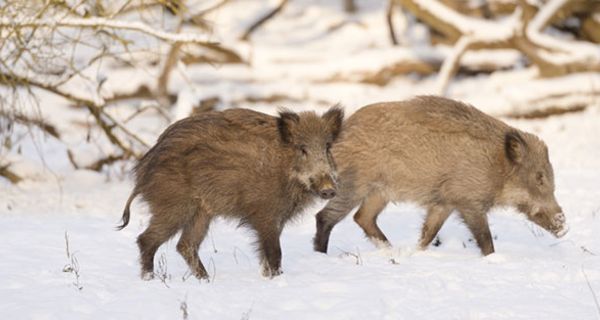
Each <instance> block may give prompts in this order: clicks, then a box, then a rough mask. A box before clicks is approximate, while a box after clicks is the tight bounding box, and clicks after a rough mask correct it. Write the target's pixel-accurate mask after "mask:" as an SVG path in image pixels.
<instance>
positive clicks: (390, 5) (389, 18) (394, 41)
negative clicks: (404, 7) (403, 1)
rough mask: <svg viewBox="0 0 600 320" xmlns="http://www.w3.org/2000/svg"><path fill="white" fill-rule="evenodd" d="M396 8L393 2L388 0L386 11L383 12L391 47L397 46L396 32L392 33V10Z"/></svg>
mask: <svg viewBox="0 0 600 320" xmlns="http://www.w3.org/2000/svg"><path fill="white" fill-rule="evenodd" d="M395 8H396V1H395V0H388V6H387V10H386V12H385V21H386V22H387V26H388V32H389V35H390V41H391V42H392V45H395V46H397V45H398V39H397V38H396V32H395V31H394V9H395Z"/></svg>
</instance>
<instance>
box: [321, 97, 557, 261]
mask: <svg viewBox="0 0 600 320" xmlns="http://www.w3.org/2000/svg"><path fill="white" fill-rule="evenodd" d="M332 153H333V157H334V158H335V159H336V162H337V163H338V172H339V181H340V185H339V186H338V194H337V196H336V198H334V199H333V200H331V201H329V203H328V204H327V206H325V208H324V209H323V210H321V211H320V212H319V213H318V214H317V216H316V222H317V232H316V235H315V238H314V242H313V244H314V249H315V250H316V251H320V252H326V251H327V246H328V242H329V236H330V234H331V230H332V229H333V227H334V226H335V225H336V224H337V223H338V222H339V221H340V220H342V219H343V218H344V217H345V216H346V215H348V214H349V213H350V212H351V211H352V209H354V208H355V207H357V206H359V208H358V210H357V211H356V214H355V215H354V220H355V221H356V223H357V224H358V225H359V226H360V227H361V228H362V229H363V231H364V232H365V234H366V235H367V237H368V238H369V239H372V240H374V242H376V243H388V240H387V238H386V236H385V234H384V233H383V232H382V231H381V229H380V228H379V226H378V225H377V216H378V215H379V213H380V212H381V211H382V210H383V209H384V208H385V206H386V205H387V203H389V202H401V201H410V202H414V203H416V204H418V205H421V206H423V207H425V208H426V209H427V216H426V217H425V221H424V223H423V227H422V230H421V240H420V243H419V246H420V247H421V248H426V247H427V246H428V245H429V243H430V242H431V241H432V240H433V239H434V238H435V236H436V234H437V232H438V231H439V230H440V228H441V227H442V225H443V224H444V222H445V221H446V219H447V218H448V216H449V215H450V214H451V212H453V211H457V212H458V213H459V215H460V217H461V218H462V220H463V221H464V222H465V224H466V225H467V227H468V228H469V230H470V231H471V233H472V234H473V236H474V238H475V240H476V241H477V244H478V246H479V248H480V249H481V252H482V253H483V254H484V255H487V254H490V253H492V252H494V245H493V239H492V236H491V232H490V229H489V226H488V222H487V212H488V211H489V210H490V209H491V208H492V207H493V206H497V205H501V206H513V207H516V208H517V209H519V210H521V211H522V212H523V213H524V214H525V215H526V216H527V218H528V219H529V220H531V221H533V222H534V223H536V224H538V225H539V226H541V227H543V228H544V229H546V230H547V231H549V232H550V233H552V234H554V235H555V236H557V237H560V236H562V235H564V234H565V233H566V230H567V229H568V228H566V224H565V217H564V215H563V213H562V209H561V208H560V206H559V205H558V203H557V201H556V198H555V197H554V173H553V170H552V165H551V164H550V161H549V158H548V152H547V147H546V145H545V144H544V143H543V142H542V141H541V140H540V139H539V138H537V137H536V136H534V135H532V134H529V133H526V132H523V131H519V130H518V129H515V128H512V127H510V126H508V125H507V124H505V123H503V122H502V121H500V120H498V119H495V118H493V117H491V116H489V115H486V114H485V113H483V112H481V111H479V110H478V109H476V108H475V107H473V106H470V105H468V104H465V103H461V102H458V101H454V100H450V99H446V98H442V97H435V96H421V97H417V98H414V99H411V100H408V101H401V102H384V103H377V104H372V105H369V106H365V107H363V108H361V109H359V110H358V111H357V112H355V113H354V114H353V115H352V116H350V117H349V118H348V119H347V120H346V122H345V123H344V132H343V134H342V135H341V136H340V139H339V140H338V141H337V142H336V143H335V144H334V146H333V149H332Z"/></svg>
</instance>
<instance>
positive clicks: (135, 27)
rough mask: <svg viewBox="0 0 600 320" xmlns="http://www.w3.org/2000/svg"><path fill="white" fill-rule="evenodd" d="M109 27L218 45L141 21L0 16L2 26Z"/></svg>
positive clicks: (164, 39) (168, 39)
mask: <svg viewBox="0 0 600 320" xmlns="http://www.w3.org/2000/svg"><path fill="white" fill-rule="evenodd" d="M41 27H44V28H57V27H63V28H94V29H96V28H108V29H118V30H128V31H135V32H141V33H144V34H147V35H149V36H152V37H154V38H157V39H160V40H162V41H165V42H170V43H193V44H197V45H200V46H203V47H207V48H214V47H215V46H218V43H216V42H209V41H206V40H205V38H204V37H200V36H198V35H196V34H193V33H171V32H165V31H161V30H156V29H153V28H152V27H150V26H149V25H147V24H145V23H142V22H139V21H119V20H110V19H105V18H98V17H92V18H71V17H69V18H65V19H62V20H54V19H24V20H22V21H15V20H12V19H9V18H0V28H41Z"/></svg>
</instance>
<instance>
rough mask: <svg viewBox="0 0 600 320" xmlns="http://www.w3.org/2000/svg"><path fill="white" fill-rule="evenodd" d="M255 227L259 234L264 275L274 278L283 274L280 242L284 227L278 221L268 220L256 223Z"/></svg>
mask: <svg viewBox="0 0 600 320" xmlns="http://www.w3.org/2000/svg"><path fill="white" fill-rule="evenodd" d="M254 228H255V229H256V232H257V235H258V242H259V243H258V244H259V250H260V255H261V268H262V274H263V276H265V277H269V278H273V277H275V276H278V275H280V274H282V273H283V272H282V270H281V245H280V243H279V237H280V236H281V231H282V227H280V226H279V224H277V223H272V222H268V223H262V224H254Z"/></svg>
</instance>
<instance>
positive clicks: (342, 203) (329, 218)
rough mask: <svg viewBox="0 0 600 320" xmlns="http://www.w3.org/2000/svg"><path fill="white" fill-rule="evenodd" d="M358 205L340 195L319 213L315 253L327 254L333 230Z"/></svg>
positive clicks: (314, 241) (356, 202) (314, 242)
mask: <svg viewBox="0 0 600 320" xmlns="http://www.w3.org/2000/svg"><path fill="white" fill-rule="evenodd" d="M357 205H358V201H355V200H349V199H347V198H345V197H342V196H340V195H338V196H337V197H335V198H333V199H332V200H330V201H329V202H328V203H327V205H326V206H325V208H323V210H321V211H319V213H317V216H316V219H317V232H316V234H315V238H314V239H313V245H314V250H315V251H318V252H323V253H327V246H328V245H329V236H330V235H331V230H332V229H333V227H335V225H336V224H337V223H338V222H340V221H341V220H342V219H344V217H346V216H347V215H348V213H350V211H351V210H352V209H353V208H354V207H356V206H357Z"/></svg>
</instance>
